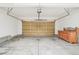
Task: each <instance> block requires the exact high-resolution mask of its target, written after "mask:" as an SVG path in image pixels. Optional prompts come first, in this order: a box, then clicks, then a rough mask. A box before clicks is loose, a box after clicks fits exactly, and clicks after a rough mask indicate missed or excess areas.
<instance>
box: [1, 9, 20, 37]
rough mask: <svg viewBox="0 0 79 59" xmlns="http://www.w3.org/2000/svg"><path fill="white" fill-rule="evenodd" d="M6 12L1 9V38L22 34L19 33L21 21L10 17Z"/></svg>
mask: <svg viewBox="0 0 79 59" xmlns="http://www.w3.org/2000/svg"><path fill="white" fill-rule="evenodd" d="M6 12H7V11H5V10H3V9H2V8H0V37H4V36H7V35H12V36H14V35H17V34H21V32H19V23H20V21H18V20H16V19H14V18H12V17H10V16H8V15H7V14H6Z"/></svg>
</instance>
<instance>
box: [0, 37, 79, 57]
mask: <svg viewBox="0 0 79 59" xmlns="http://www.w3.org/2000/svg"><path fill="white" fill-rule="evenodd" d="M4 51H5V52H4ZM0 54H3V55H78V54H79V44H70V43H68V42H65V41H63V40H61V39H59V38H57V37H42V38H39V37H25V38H16V39H14V40H13V41H10V42H8V43H7V44H6V45H4V46H3V47H0Z"/></svg>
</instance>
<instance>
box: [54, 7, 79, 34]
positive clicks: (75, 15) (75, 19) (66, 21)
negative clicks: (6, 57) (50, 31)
mask: <svg viewBox="0 0 79 59" xmlns="http://www.w3.org/2000/svg"><path fill="white" fill-rule="evenodd" d="M64 27H73V28H74V27H79V8H77V9H75V10H72V11H71V12H70V15H69V16H67V17H65V18H63V19H60V20H58V21H56V23H55V33H56V34H57V33H58V30H63V28H64Z"/></svg>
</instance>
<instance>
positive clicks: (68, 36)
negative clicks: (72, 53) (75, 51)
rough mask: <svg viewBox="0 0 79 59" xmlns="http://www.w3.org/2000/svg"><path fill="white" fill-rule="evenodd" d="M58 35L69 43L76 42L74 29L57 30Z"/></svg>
mask: <svg viewBox="0 0 79 59" xmlns="http://www.w3.org/2000/svg"><path fill="white" fill-rule="evenodd" d="M58 36H59V37H60V38H61V39H63V40H65V41H67V42H69V43H72V44H74V43H77V32H76V31H75V30H63V31H58Z"/></svg>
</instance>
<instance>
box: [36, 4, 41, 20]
mask: <svg viewBox="0 0 79 59" xmlns="http://www.w3.org/2000/svg"><path fill="white" fill-rule="evenodd" d="M41 13H42V9H41V7H40V4H39V7H38V8H37V14H38V19H37V20H41V19H40V14H41Z"/></svg>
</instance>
